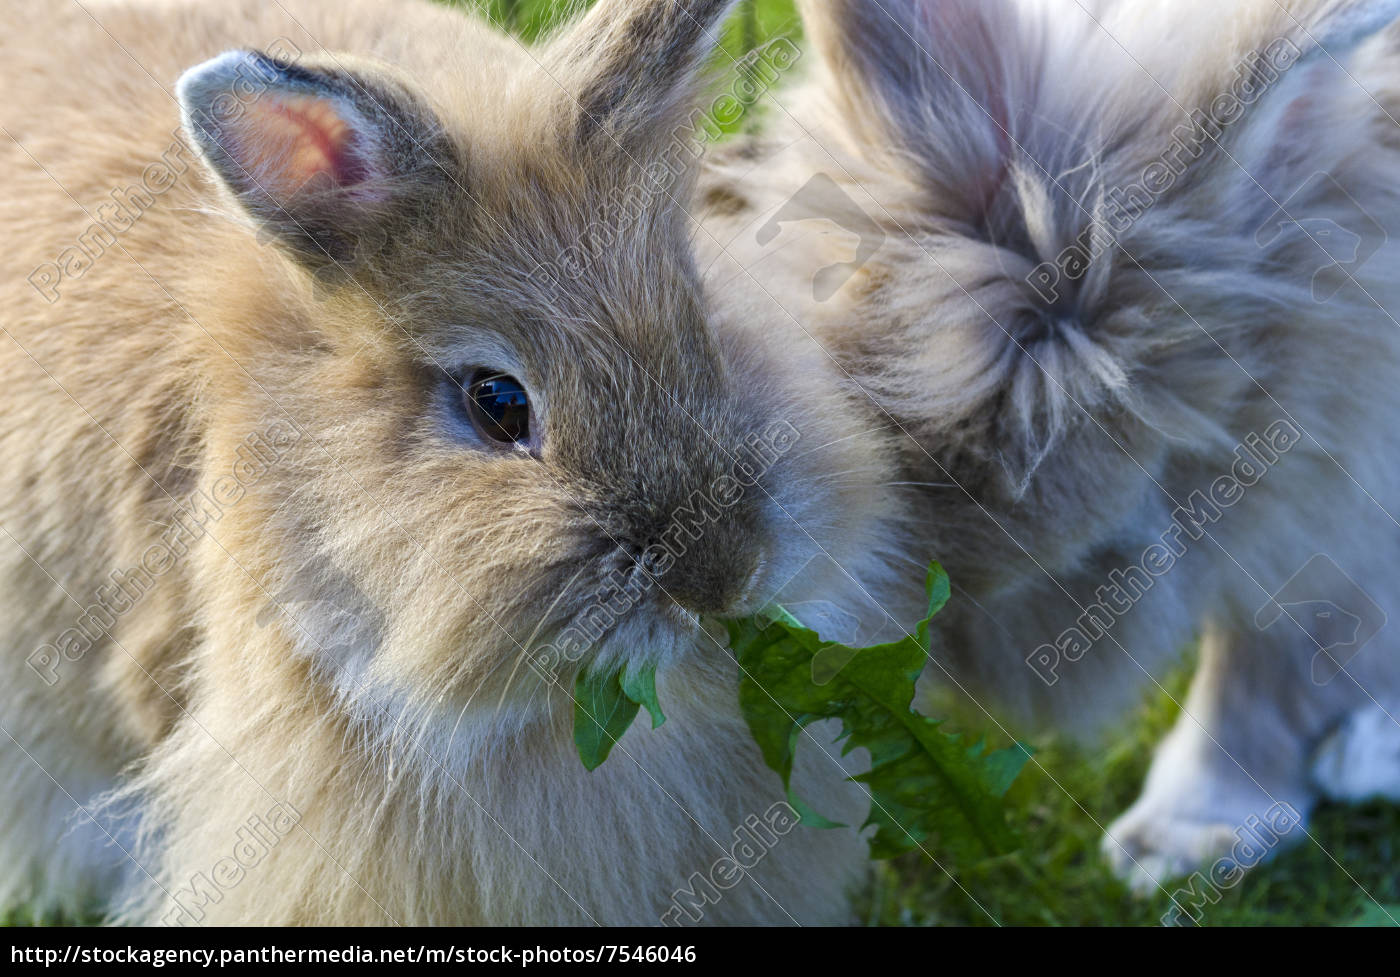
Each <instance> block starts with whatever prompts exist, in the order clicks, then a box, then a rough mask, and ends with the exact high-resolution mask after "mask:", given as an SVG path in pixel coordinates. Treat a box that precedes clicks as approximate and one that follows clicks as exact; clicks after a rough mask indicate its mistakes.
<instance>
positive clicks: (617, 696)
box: [574, 664, 666, 770]
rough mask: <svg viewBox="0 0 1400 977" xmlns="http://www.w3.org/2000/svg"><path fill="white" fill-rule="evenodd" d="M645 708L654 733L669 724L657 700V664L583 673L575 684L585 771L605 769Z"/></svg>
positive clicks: (576, 722) (576, 735)
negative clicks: (620, 741)
mask: <svg viewBox="0 0 1400 977" xmlns="http://www.w3.org/2000/svg"><path fill="white" fill-rule="evenodd" d="M643 706H645V707H646V710H647V714H648V715H650V716H651V728H652V729H655V728H656V727H658V726H660V725H661V724H662V723H664V722H665V721H666V714H665V713H663V712H662V711H661V703H660V702H659V701H658V700H657V698H656V665H655V664H651V665H643V666H642V667H641V668H636V669H633V668H629V667H628V666H627V665H625V664H624V665H621V666H619V667H617V668H614V669H609V670H606V671H597V670H594V669H587V668H585V669H581V670H580V671H579V673H578V677H577V678H576V679H575V680H574V746H576V747H577V748H578V755H579V759H580V760H582V761H583V765H584V767H586V768H587V769H589V770H597V769H598V767H600V766H602V763H603V761H604V760H606V759H607V758H608V754H609V753H611V752H612V748H613V745H614V744H616V743H617V741H618V740H619V739H620V738H621V737H622V734H623V733H625V732H627V729H628V727H630V726H631V725H632V720H634V719H636V718H637V712H638V711H639V710H640V709H641V708H642V707H643Z"/></svg>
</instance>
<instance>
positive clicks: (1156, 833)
mask: <svg viewBox="0 0 1400 977" xmlns="http://www.w3.org/2000/svg"><path fill="white" fill-rule="evenodd" d="M1235 841H1236V839H1235V827H1234V825H1231V824H1226V823H1224V822H1198V821H1185V820H1173V819H1172V818H1171V817H1169V816H1161V817H1154V816H1153V815H1151V814H1149V813H1147V812H1139V811H1138V809H1137V807H1136V806H1135V807H1134V808H1132V809H1131V810H1129V811H1128V813H1126V814H1124V815H1123V816H1122V817H1121V818H1119V819H1118V820H1117V821H1115V822H1113V824H1112V825H1110V826H1109V829H1108V832H1107V833H1106V834H1105V835H1104V837H1103V841H1102V842H1100V847H1101V848H1102V850H1103V853H1104V857H1105V858H1107V859H1108V863H1109V865H1110V866H1112V868H1113V872H1114V874H1115V875H1117V876H1118V877H1119V878H1120V879H1122V880H1123V881H1124V882H1126V883H1127V884H1128V887H1129V888H1130V889H1132V890H1133V891H1134V892H1135V893H1137V894H1138V895H1141V896H1150V895H1152V894H1153V893H1155V892H1158V891H1159V890H1161V889H1164V888H1166V887H1167V884H1168V883H1169V882H1171V881H1173V880H1174V879H1179V878H1182V877H1183V876H1187V875H1190V874H1191V873H1192V872H1194V871H1196V870H1197V869H1198V868H1202V867H1204V866H1207V865H1210V864H1211V863H1213V862H1214V861H1216V860H1217V859H1219V858H1220V857H1222V856H1228V854H1229V852H1230V850H1231V848H1232V847H1233V846H1234V844H1235Z"/></svg>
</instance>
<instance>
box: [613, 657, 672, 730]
mask: <svg viewBox="0 0 1400 977" xmlns="http://www.w3.org/2000/svg"><path fill="white" fill-rule="evenodd" d="M619 682H620V683H621V685H622V692H623V694H624V695H626V696H627V698H629V699H631V700H632V701H633V702H636V703H638V704H640V705H642V706H645V707H646V711H647V715H649V716H651V728H652V729H655V728H656V727H658V726H660V725H661V724H662V723H664V722H665V721H666V714H665V713H663V712H662V711H661V703H660V702H658V701H657V699H656V666H655V665H643V666H642V667H641V668H639V669H637V670H636V671H635V672H634V671H632V670H631V669H626V670H624V671H623V672H622V674H621V676H620V677H619Z"/></svg>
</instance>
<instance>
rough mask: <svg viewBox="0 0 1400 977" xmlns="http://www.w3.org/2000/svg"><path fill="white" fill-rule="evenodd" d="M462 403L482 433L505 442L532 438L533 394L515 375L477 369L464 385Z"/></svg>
mask: <svg viewBox="0 0 1400 977" xmlns="http://www.w3.org/2000/svg"><path fill="white" fill-rule="evenodd" d="M462 405H463V406H464V407H465V408H466V411H467V416H468V417H470V418H471V421H472V424H473V425H474V426H475V427H476V429H477V431H478V432H480V434H481V435H482V437H485V438H488V439H490V440H492V441H496V442H498V443H501V444H515V443H518V442H522V441H529V440H530V398H529V396H528V395H527V394H526V393H525V388H524V386H522V385H521V383H520V381H519V380H517V379H515V377H510V376H506V375H505V374H503V373H500V372H498V371H496V370H486V369H479V370H475V371H474V372H473V373H472V374H471V376H470V377H469V378H468V380H467V384H466V386H465V387H463V393H462Z"/></svg>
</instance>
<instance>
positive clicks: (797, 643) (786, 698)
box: [728, 563, 1030, 858]
mask: <svg viewBox="0 0 1400 977" xmlns="http://www.w3.org/2000/svg"><path fill="white" fill-rule="evenodd" d="M926 587H927V592H928V615H927V616H926V617H925V618H924V619H923V621H921V622H919V625H918V627H917V628H916V629H915V633H914V634H913V635H907V634H906V635H905V636H904V637H903V638H901V639H900V640H898V641H894V642H890V643H888V644H880V645H873V646H871V647H868V648H859V649H856V648H848V647H845V646H843V645H840V644H839V643H837V642H832V641H824V640H822V638H821V637H820V636H819V635H818V634H817V632H816V631H813V630H811V629H809V628H806V627H804V626H803V625H802V624H801V622H799V621H798V620H797V618H795V617H793V616H792V615H791V614H790V613H788V612H786V611H785V610H783V609H782V608H773V609H770V611H769V612H768V613H767V614H765V615H764V616H763V617H762V618H757V619H749V620H741V621H730V622H729V625H728V626H729V635H730V648H731V650H732V651H733V653H734V655H735V657H736V658H737V659H738V661H739V666H740V669H741V671H742V675H741V678H740V682H739V707H740V710H741V711H742V713H743V715H744V719H745V721H747V722H748V725H749V731H750V732H751V733H752V734H753V737H754V739H755V740H756V741H757V743H758V746H759V748H760V749H761V750H762V752H763V759H764V762H765V763H767V765H768V766H769V767H770V768H772V769H773V770H774V771H775V772H776V773H777V774H778V776H779V777H780V778H782V783H783V788H784V790H786V791H787V796H788V803H790V804H791V805H792V806H793V808H794V809H796V810H797V812H798V813H799V815H800V816H801V821H802V823H803V824H807V825H809V826H811V827H822V828H827V827H840V825H837V824H835V823H834V822H832V821H829V820H827V819H826V818H824V817H822V816H821V815H820V814H818V813H817V812H816V811H815V810H813V809H812V807H811V806H810V805H809V804H807V803H806V802H804V801H803V800H802V798H800V797H798V796H797V795H796V794H795V793H794V792H793V790H792V787H791V783H790V782H791V778H792V768H793V760H794V758H795V753H796V749H797V742H798V739H799V738H800V736H801V733H802V730H803V728H804V727H805V726H807V725H808V724H809V723H812V722H815V721H818V720H821V719H839V720H840V721H841V724H842V732H841V736H840V740H841V741H842V744H843V746H842V750H843V752H845V753H849V752H850V751H851V750H853V749H859V748H864V749H867V750H869V752H870V758H871V768H870V771H869V772H868V773H865V774H861V775H859V776H857V777H854V778H853V779H854V780H856V781H858V782H860V783H862V784H864V785H865V786H866V787H867V788H868V791H869V794H870V812H869V814H868V816H867V818H866V820H865V823H864V824H863V825H862V827H870V826H874V827H875V832H874V834H873V835H872V836H871V837H870V853H871V856H872V857H874V858H890V857H893V856H895V855H899V854H902V853H903V852H906V851H910V850H912V849H915V848H922V847H923V845H924V843H925V842H926V841H931V840H933V839H937V841H938V843H939V844H940V846H941V847H944V848H952V849H954V850H955V851H972V852H985V853H991V854H1000V853H1002V852H1006V851H1009V850H1011V849H1012V848H1014V847H1016V846H1017V844H1018V842H1017V839H1016V837H1015V835H1014V833H1013V832H1012V831H1011V829H1010V828H1009V827H1008V825H1007V823H1006V817H1005V810H1004V805H1003V802H1002V799H1001V798H1002V795H1004V794H1005V793H1006V790H1007V789H1008V788H1009V787H1010V786H1011V782H1012V780H1014V779H1015V777H1016V775H1017V774H1018V773H1019V772H1020V770H1021V768H1022V766H1023V765H1024V764H1025V762H1026V760H1028V759H1029V758H1030V750H1029V749H1028V748H1027V747H1025V746H1023V745H1022V744H1020V743H1017V744H1016V745H1014V746H1011V747H1008V748H1006V749H1002V750H996V751H993V752H990V753H987V752H984V750H983V746H982V744H981V743H977V744H967V743H965V742H963V740H962V738H961V737H960V736H957V735H952V734H948V733H944V732H943V731H941V730H940V729H939V728H938V726H939V722H938V721H937V720H934V719H930V718H929V717H927V716H923V715H921V714H919V713H917V712H915V711H914V709H913V700H914V686H915V682H916V681H917V679H918V677H919V675H920V674H921V673H922V671H923V668H924V664H925V662H926V661H927V656H928V649H929V624H930V622H931V621H932V619H933V617H934V615H935V614H937V613H938V611H939V610H940V609H941V608H942V607H943V605H944V604H945V603H946V602H947V600H948V597H949V593H950V588H949V583H948V575H947V574H946V573H945V572H944V571H943V568H942V567H941V566H939V565H938V564H937V563H934V564H933V565H932V566H930V567H929V572H928V576H927V578H926ZM814 666H815V667H819V670H820V671H821V672H822V673H823V674H822V675H820V676H817V675H815V674H814ZM818 678H820V679H821V681H820V682H819V681H818Z"/></svg>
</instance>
